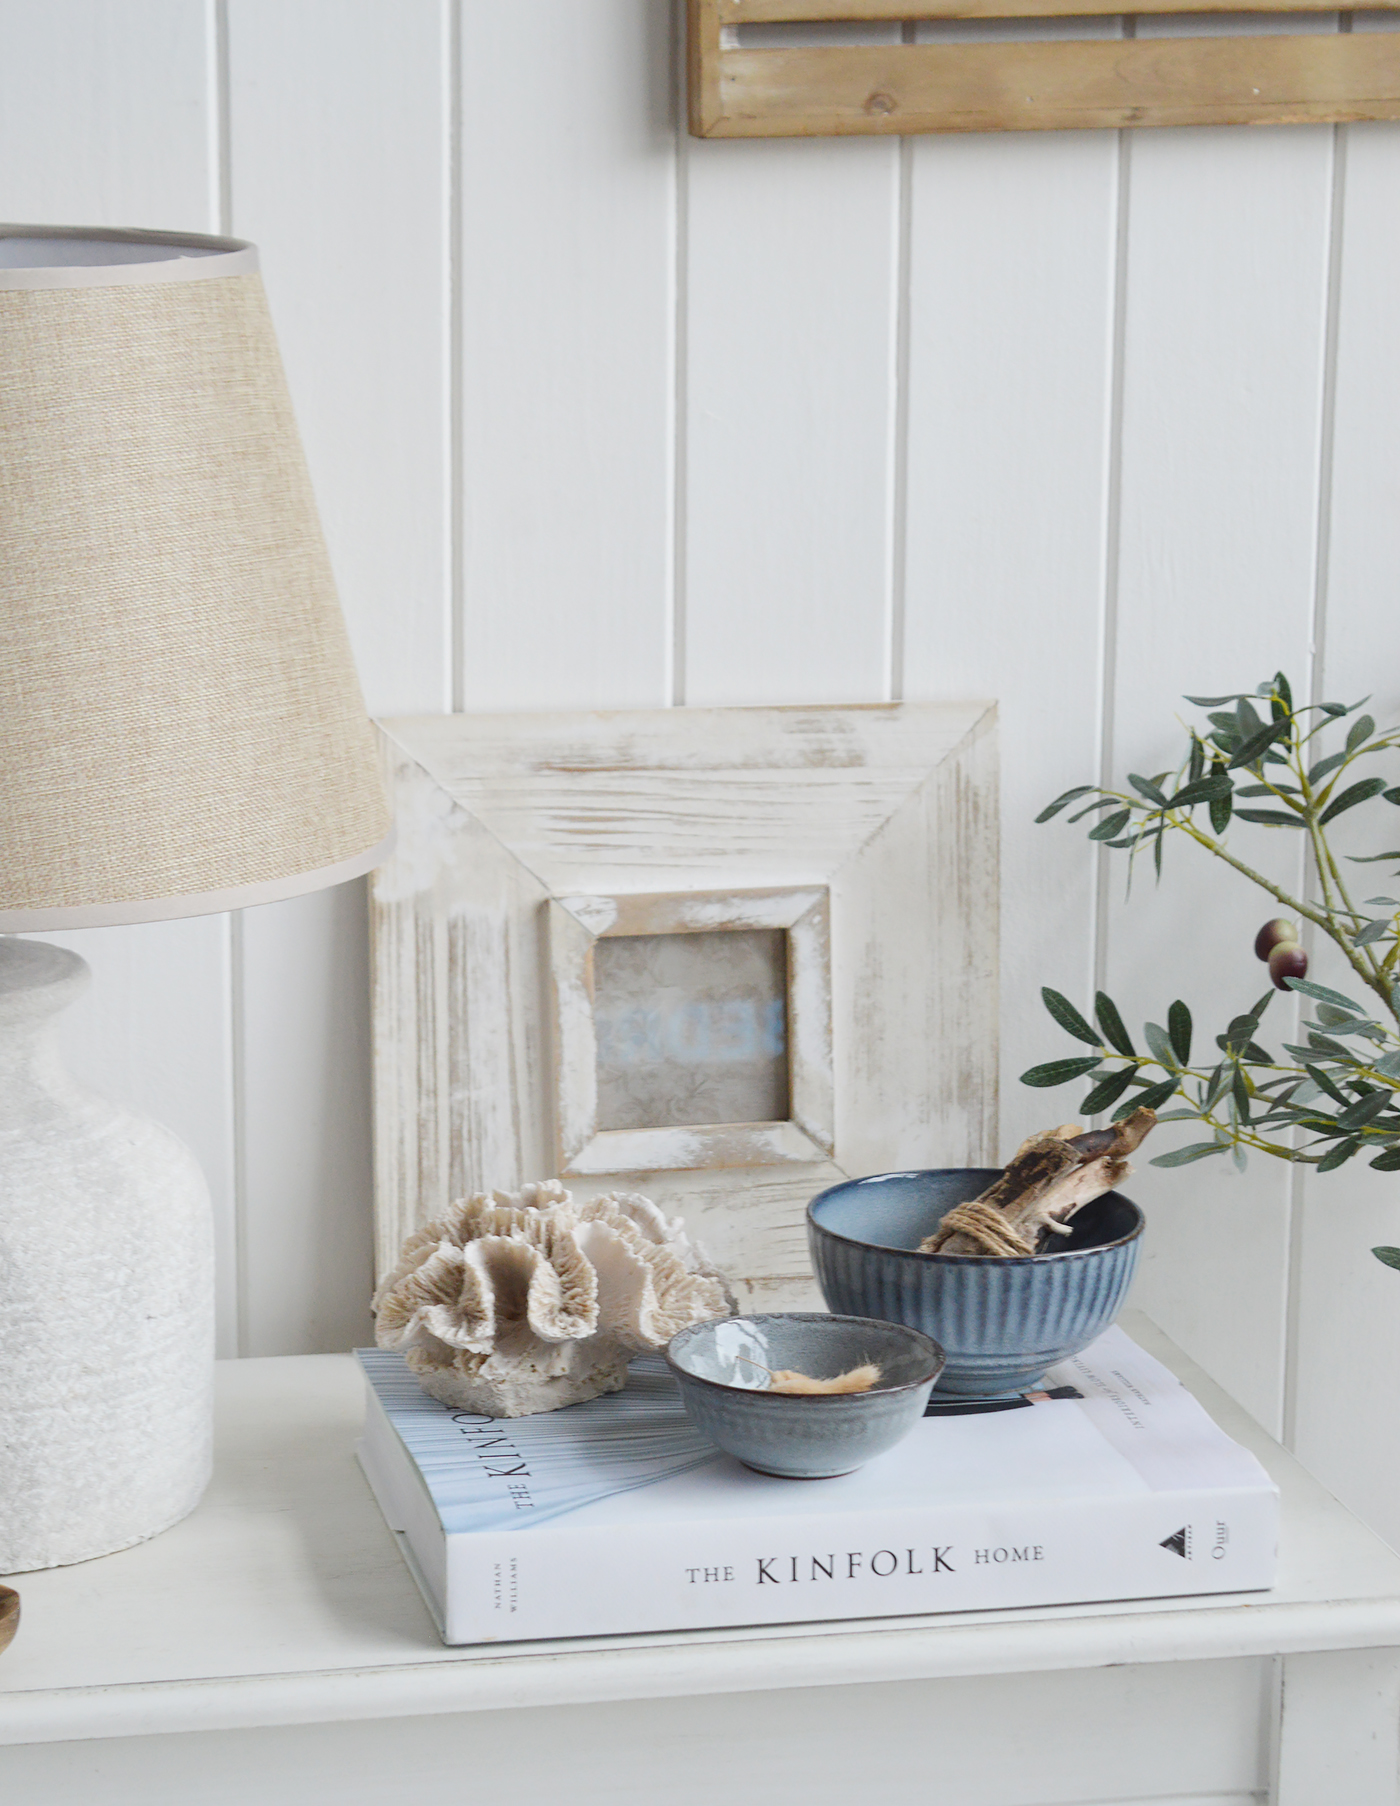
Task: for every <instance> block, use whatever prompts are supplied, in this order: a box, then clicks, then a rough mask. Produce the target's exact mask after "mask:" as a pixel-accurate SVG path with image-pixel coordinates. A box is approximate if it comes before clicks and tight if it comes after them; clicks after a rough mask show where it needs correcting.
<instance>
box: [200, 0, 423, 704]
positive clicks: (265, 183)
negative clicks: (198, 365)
mask: <svg viewBox="0 0 1400 1806" xmlns="http://www.w3.org/2000/svg"><path fill="white" fill-rule="evenodd" d="M443 40H444V30H443V17H442V5H441V4H440V0H399V3H398V4H396V5H394V6H385V5H384V4H383V3H382V0H229V7H228V43H229V78H228V90H229V109H230V119H229V143H230V149H231V154H232V170H231V178H230V192H231V196H232V203H233V218H232V230H233V231H234V232H236V233H237V234H238V235H239V236H240V237H243V238H251V239H252V240H253V241H254V243H255V244H257V246H258V248H259V251H260V252H261V255H262V267H263V280H264V282H265V284H266V286H267V292H268V298H269V301H270V303H271V307H272V315H273V319H274V320H275V322H276V325H277V337H278V342H279V344H280V346H281V350H282V358H283V362H284V363H285V364H286V367H287V378H288V381H289V383H290V385H291V390H292V400H293V402H294V404H295V406H296V410H297V421H298V425H299V426H300V428H301V435H302V440H303V443H304V444H305V447H306V455H307V460H308V462H309V464H310V466H311V478H312V482H313V483H314V485H315V489H316V500H317V503H318V505H319V507H320V511H321V519H322V523H323V525H324V527H325V531H326V539H327V541H328V543H329V546H330V553H331V563H332V564H333V566H334V568H335V576H336V583H337V585H338V587H339V590H340V599H341V604H342V606H343V607H344V610H345V617H346V620H347V622H348V623H349V627H350V638H351V641H352V643H353V645H354V649H355V656H356V660H357V662H358V664H359V668H360V676H361V680H362V682H363V684H364V688H365V695H366V700H367V702H368V704H369V707H370V709H371V710H372V712H373V713H375V714H379V715H392V714H409V713H412V712H414V711H416V710H423V711H431V710H438V709H449V708H451V706H452V685H451V672H450V668H449V666H450V648H451V619H450V614H449V601H448V574H447V572H448V553H449V547H448V530H447V518H448V509H447V502H448V472H447V469H446V445H447V415H448V395H447V340H446V329H447V256H446V245H445V242H444V230H443V228H444V222H445V217H446V200H445V192H444V191H445V187H446V183H447V162H446V153H447V121H446V119H445V116H444V113H445V108H444V95H443V69H442V57H443V49H444V43H443Z"/></svg>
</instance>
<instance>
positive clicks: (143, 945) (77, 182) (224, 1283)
mask: <svg viewBox="0 0 1400 1806" xmlns="http://www.w3.org/2000/svg"><path fill="white" fill-rule="evenodd" d="M207 25H208V19H207V16H206V9H205V8H203V7H202V6H198V5H191V4H189V0H52V3H51V4H45V5H42V6H35V5H34V4H32V0H0V217H3V218H5V219H7V220H20V221H32V222H34V223H38V224H53V225H61V224H66V225H94V226H146V227H152V228H160V227H170V228H178V229H180V230H182V231H195V232H201V231H202V232H208V231H213V230H215V229H216V228H217V221H216V220H215V219H214V218H213V217H212V216H211V210H210V197H211V194H212V193H213V191H214V189H215V187H216V186H217V183H216V180H215V172H214V170H213V168H212V166H211V161H210V158H211V147H212V145H213V144H214V142H215V140H216V133H215V132H214V131H213V129H212V123H213V122H212V118H211V111H210V107H211V95H212V92H213V87H214V83H213V81H212V79H211V77H212V74H213V53H214V51H213V45H212V43H211V42H210V40H209V38H208V36H207V35H206V27H207ZM228 932H229V925H228V919H227V918H226V917H223V916H205V917H201V918H198V919H196V920H193V921H188V922H168V923H151V924H149V925H145V926H141V927H132V928H107V929H87V930H82V931H78V932H75V933H69V934H54V935H46V936H43V937H40V938H43V939H47V940H53V941H56V942H59V943H60V944H61V945H63V946H67V947H71V948H72V949H73V950H74V952H76V953H81V954H82V956H83V957H84V958H85V959H86V960H88V961H89V963H90V964H91V966H92V972H93V976H92V985H91V988H90V990H89V991H88V993H87V994H86V996H84V997H83V999H82V1000H81V1001H80V1002H79V1003H78V1004H76V1005H75V1006H74V1007H73V1008H72V1009H71V1010H70V1011H68V1012H67V1014H66V1015H65V1016H64V1018H63V1019H62V1023H61V1028H60V1033H61V1037H62V1042H63V1046H64V1051H65V1053H66V1056H67V1058H68V1062H69V1065H70V1067H71V1068H72V1070H73V1072H74V1073H75V1074H76V1075H77V1077H78V1078H79V1079H81V1080H82V1082H83V1083H85V1084H87V1085H90V1086H91V1087H92V1088H93V1089H94V1090H95V1091H100V1092H101V1093H103V1095H105V1096H107V1097H110V1098H112V1099H114V1100H115V1101H116V1102H118V1103H120V1104H122V1105H124V1106H125V1107H126V1108H128V1109H131V1110H135V1111H138V1112H140V1113H141V1114H143V1115H146V1116H153V1117H155V1118H156V1119H157V1120H158V1121H160V1122H163V1123H165V1124H166V1125H167V1126H168V1127H169V1128H171V1129H173V1130H174V1131H175V1133H176V1134H177V1135H179V1136H180V1137H181V1138H182V1139H183V1140H184V1141H186V1142H187V1143H188V1144H189V1146H190V1147H191V1148H192V1149H193V1151H194V1153H195V1155H196V1157H197V1158H198V1159H199V1162H200V1164H201V1165H202V1167H203V1168H204V1174H205V1177H206V1179H207V1180H208V1182H209V1189H210V1192H211V1195H212V1197H213V1201H214V1213H215V1232H216V1246H217V1251H218V1267H217V1282H218V1288H219V1295H218V1305H219V1313H218V1315H219V1323H218V1346H219V1351H220V1353H221V1354H233V1353H235V1352H236V1350H237V1339H236V1316H237V1296H236V1293H237V1263H236V1260H235V1257H234V1249H235V1239H236V1237H235V1227H234V1217H235V1205H234V1170H233V1167H234V1154H233V1135H232V1111H231V1089H230V1022H229V986H228Z"/></svg>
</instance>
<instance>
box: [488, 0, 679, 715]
mask: <svg viewBox="0 0 1400 1806" xmlns="http://www.w3.org/2000/svg"><path fill="white" fill-rule="evenodd" d="M461 17H462V29H461V117H462V125H461V136H462V163H461V188H462V201H461V215H460V217H461V260H462V308H461V313H462V353H461V355H462V438H463V456H462V473H461V480H462V503H461V506H462V517H463V535H464V538H463V615H462V631H461V645H462V654H461V656H462V671H461V679H460V694H461V696H462V698H463V702H462V706H463V707H465V708H469V709H503V708H531V707H538V708H583V707H589V706H592V707H603V708H608V707H628V706H646V705H650V706H656V705H657V704H660V703H664V702H665V701H666V700H667V685H668V678H667V670H668V663H669V656H670V654H669V621H670V594H671V543H672V522H671V488H672V477H671V458H672V445H673V420H672V394H673V369H672V345H673V336H674V318H675V294H674V288H673V279H674V250H675V127H674V101H673V86H674V81H673V74H672V69H673V57H674V47H673V40H672V20H671V8H670V7H669V6H668V5H664V4H659V3H658V0H589V4H588V5H586V6H579V5H578V4H577V0H511V4H510V5H509V6H501V5H500V4H498V3H497V0H464V3H463V6H462V15H461Z"/></svg>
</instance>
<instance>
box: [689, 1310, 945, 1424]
mask: <svg viewBox="0 0 1400 1806" xmlns="http://www.w3.org/2000/svg"><path fill="white" fill-rule="evenodd" d="M775 1317H776V1318H779V1319H781V1320H782V1321H783V1322H785V1323H858V1324H865V1325H869V1326H870V1327H871V1328H873V1329H881V1330H899V1331H902V1332H903V1333H904V1334H905V1335H907V1336H910V1337H912V1338H913V1339H914V1341H915V1342H916V1343H917V1342H922V1343H925V1344H927V1346H928V1348H929V1349H931V1350H932V1353H933V1357H934V1361H933V1371H932V1372H931V1373H930V1374H928V1375H926V1376H925V1377H923V1378H920V1379H916V1380H901V1381H900V1383H899V1385H897V1386H878V1387H877V1386H872V1387H871V1388H870V1389H869V1391H868V1392H803V1393H793V1392H770V1391H769V1390H768V1389H767V1388H766V1387H762V1386H731V1385H730V1384H729V1382H728V1381H727V1380H712V1379H708V1378H706V1376H705V1375H704V1374H703V1373H692V1372H691V1371H690V1369H689V1368H688V1367H682V1366H681V1364H680V1362H679V1361H677V1360H676V1359H675V1358H674V1356H673V1355H672V1353H671V1350H672V1348H674V1347H675V1345H676V1343H677V1342H679V1341H680V1339H681V1337H682V1336H688V1335H691V1334H692V1333H693V1332H694V1331H695V1330H697V1329H708V1328H709V1327H710V1325H711V1324H714V1323H762V1322H765V1321H768V1322H771V1321H772V1320H773V1319H774V1318H775ZM661 1352H662V1355H663V1356H664V1357H665V1361H666V1365H667V1366H668V1367H669V1368H670V1369H671V1371H672V1373H674V1374H675V1375H676V1377H677V1379H678V1380H682V1381H685V1382H687V1383H689V1384H691V1385H694V1386H708V1387H709V1388H710V1390H711V1391H713V1392H718V1393H721V1394H723V1395H724V1396H726V1397H729V1398H732V1397H734V1396H735V1395H736V1394H740V1395H742V1396H743V1397H744V1398H766V1399H771V1400H773V1401H775V1402H777V1403H780V1404H784V1405H791V1404H792V1403H793V1402H794V1400H796V1399H798V1398H801V1399H803V1400H806V1401H808V1402H811V1401H812V1400H817V1401H819V1402H820V1403H822V1404H830V1403H831V1402H833V1401H837V1400H839V1401H842V1402H845V1401H849V1400H851V1399H860V1398H893V1397H894V1396H896V1395H897V1394H898V1393H901V1392H913V1391H916V1390H917V1389H918V1388H919V1387H920V1386H932V1385H933V1383H934V1382H935V1381H936V1380H937V1378H938V1376H939V1374H940V1373H942V1371H943V1369H944V1368H945V1367H946V1366H947V1365H948V1351H947V1350H946V1349H945V1348H944V1346H943V1344H942V1343H941V1342H938V1341H935V1340H934V1338H933V1337H932V1336H930V1335H928V1334H927V1333H926V1332H925V1331H924V1330H921V1329H915V1328H914V1326H913V1325H912V1324H910V1323H893V1322H891V1321H890V1320H889V1319H888V1318H885V1317H848V1316H845V1315H843V1314H842V1313H841V1312H839V1311H736V1312H735V1313H734V1315H733V1316H732V1317H706V1318H704V1319H702V1321H701V1322H699V1323H688V1324H687V1325H686V1326H685V1328H684V1329H678V1330H677V1331H676V1333H675V1335H674V1336H672V1337H671V1340H670V1341H669V1342H668V1343H667V1344H666V1346H665V1348H663V1349H662V1351H661Z"/></svg>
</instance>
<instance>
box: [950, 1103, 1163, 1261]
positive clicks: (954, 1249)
mask: <svg viewBox="0 0 1400 1806" xmlns="http://www.w3.org/2000/svg"><path fill="white" fill-rule="evenodd" d="M1156 1121H1157V1116H1156V1112H1155V1111H1153V1110H1147V1109H1142V1110H1135V1111H1134V1112H1133V1114H1132V1115H1131V1116H1129V1117H1128V1118H1127V1119H1126V1120H1125V1121H1123V1122H1120V1123H1115V1124H1114V1125H1113V1126H1112V1128H1108V1129H1091V1130H1090V1131H1089V1132H1088V1133H1087V1134H1085V1133H1081V1131H1080V1128H1079V1124H1078V1123H1062V1124H1061V1125H1060V1127H1059V1128H1058V1129H1051V1130H1050V1131H1049V1132H1048V1133H1046V1134H1043V1135H1032V1136H1031V1137H1030V1139H1029V1140H1028V1141H1024V1142H1022V1144H1021V1146H1020V1147H1019V1148H1018V1149H1017V1150H1016V1153H1015V1156H1014V1158H1013V1159H1012V1160H1011V1162H1010V1164H1009V1165H1008V1166H1007V1168H1006V1170H1005V1171H1004V1172H1003V1173H1002V1174H1001V1176H1000V1178H998V1179H997V1180H995V1181H994V1182H993V1183H992V1184H991V1185H989V1186H988V1187H987V1189H986V1191H984V1192H983V1193H982V1194H981V1195H980V1196H979V1197H976V1198H973V1199H971V1200H969V1202H968V1203H966V1204H959V1205H956V1206H955V1207H954V1208H953V1209H952V1210H950V1211H949V1212H948V1214H947V1216H946V1217H944V1219H943V1221H942V1222H941V1223H940V1224H939V1225H938V1228H937V1229H936V1230H935V1231H934V1232H933V1234H932V1235H928V1236H925V1237H924V1239H923V1241H922V1242H920V1244H919V1252H920V1253H921V1254H993V1255H1003V1256H1006V1255H1020V1256H1023V1257H1024V1256H1025V1255H1029V1254H1038V1253H1041V1252H1042V1251H1044V1249H1045V1246H1046V1243H1047V1241H1048V1239H1049V1237H1050V1236H1052V1235H1068V1234H1069V1227H1068V1220H1069V1218H1070V1217H1072V1216H1073V1215H1074V1213H1075V1211H1077V1210H1079V1209H1080V1208H1081V1207H1082V1206H1083V1205H1085V1204H1087V1203H1088V1202H1089V1201H1090V1199H1091V1198H1097V1197H1100V1196H1102V1194H1103V1193H1104V1192H1106V1191H1111V1190H1112V1189H1113V1187H1114V1186H1115V1185H1118V1184H1121V1182H1122V1181H1123V1180H1124V1179H1126V1178H1128V1176H1129V1175H1130V1174H1131V1172H1132V1170H1133V1169H1132V1167H1131V1166H1129V1164H1128V1155H1129V1154H1131V1153H1132V1152H1133V1151H1134V1149H1135V1148H1137V1147H1139V1146H1140V1145H1141V1144H1142V1142H1143V1140H1144V1138H1145V1137H1146V1136H1147V1135H1148V1133H1149V1132H1150V1131H1151V1129H1152V1127H1153V1125H1154V1124H1155V1123H1156Z"/></svg>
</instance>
